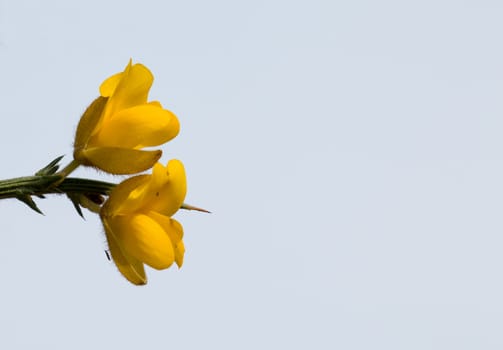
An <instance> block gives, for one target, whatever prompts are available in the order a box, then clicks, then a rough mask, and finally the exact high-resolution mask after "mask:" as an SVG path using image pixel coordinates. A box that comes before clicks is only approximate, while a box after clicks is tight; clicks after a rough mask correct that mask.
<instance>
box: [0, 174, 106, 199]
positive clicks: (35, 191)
mask: <svg viewBox="0 0 503 350" xmlns="http://www.w3.org/2000/svg"><path fill="white" fill-rule="evenodd" d="M61 180H62V176H61V175H59V174H55V175H44V176H24V177H17V178H14V179H8V180H0V199H5V198H18V197H21V196H32V195H33V196H43V195H45V194H64V193H83V194H101V195H107V194H109V193H110V191H111V190H112V188H114V187H115V184H113V183H109V182H103V181H97V180H89V179H80V178H71V177H68V178H65V179H64V180H63V181H61ZM60 181H61V182H60ZM58 182H60V183H58Z"/></svg>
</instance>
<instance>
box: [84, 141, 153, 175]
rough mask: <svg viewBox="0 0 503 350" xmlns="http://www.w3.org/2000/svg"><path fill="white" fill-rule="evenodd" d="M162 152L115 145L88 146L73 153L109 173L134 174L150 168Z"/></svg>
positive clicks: (90, 164) (86, 162)
mask: <svg viewBox="0 0 503 350" xmlns="http://www.w3.org/2000/svg"><path fill="white" fill-rule="evenodd" d="M161 155H162V152H161V151H160V150H157V151H139V150H135V149H125V148H117V147H95V148H88V149H85V150H83V151H81V152H77V153H76V154H74V157H75V159H76V160H78V161H80V162H81V164H83V165H89V166H93V167H96V168H98V169H101V170H103V171H106V172H107V173H110V174H115V175H124V174H136V173H139V172H142V171H145V170H147V169H149V168H151V167H152V166H153V165H154V164H155V163H156V162H157V160H159V158H160V157H161Z"/></svg>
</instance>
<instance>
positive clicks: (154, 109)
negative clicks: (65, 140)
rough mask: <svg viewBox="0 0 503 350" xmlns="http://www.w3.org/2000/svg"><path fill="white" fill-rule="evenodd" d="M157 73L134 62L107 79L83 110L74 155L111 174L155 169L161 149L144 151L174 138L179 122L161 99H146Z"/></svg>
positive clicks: (85, 162)
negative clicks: (96, 96)
mask: <svg viewBox="0 0 503 350" xmlns="http://www.w3.org/2000/svg"><path fill="white" fill-rule="evenodd" d="M153 80H154V77H153V76H152V73H151V72H150V71H149V70H148V68H147V67H145V66H144V65H142V64H134V65H133V64H132V63H131V61H129V64H128V65H127V67H126V69H124V71H123V72H121V73H117V74H115V75H113V76H111V77H110V78H108V79H106V80H105V81H104V82H103V83H102V84H101V86H100V94H101V96H100V97H98V98H97V99H96V100H94V102H93V103H92V104H91V105H90V106H89V107H88V108H87V110H86V111H85V112H84V114H83V116H82V118H81V119H80V122H79V125H78V127H77V132H76V135H75V143H74V154H73V156H74V158H75V160H76V161H77V162H79V163H80V164H83V165H89V166H93V167H96V168H99V169H101V170H104V171H106V172H108V173H111V174H135V173H138V172H141V171H144V170H147V169H149V168H151V167H152V166H153V165H154V164H155V163H156V162H157V161H158V160H159V158H160V157H161V153H162V152H161V151H160V150H153V151H144V150H141V149H142V148H145V147H152V146H159V145H161V144H163V143H165V142H167V141H169V140H171V139H172V138H174V137H175V136H176V135H177V134H178V132H179V130H180V124H179V122H178V119H177V117H176V116H175V115H174V114H173V113H172V112H170V111H168V110H166V109H163V108H162V106H161V104H160V103H159V102H147V98H148V92H149V90H150V87H151V86H152V82H153Z"/></svg>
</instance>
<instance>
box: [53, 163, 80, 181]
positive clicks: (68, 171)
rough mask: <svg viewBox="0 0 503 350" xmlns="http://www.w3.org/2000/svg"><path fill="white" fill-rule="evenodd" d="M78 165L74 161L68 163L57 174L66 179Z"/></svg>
mask: <svg viewBox="0 0 503 350" xmlns="http://www.w3.org/2000/svg"><path fill="white" fill-rule="evenodd" d="M79 165H80V163H79V162H77V161H76V160H75V159H74V160H72V161H71V162H70V164H68V165H67V166H65V167H64V168H63V169H62V170H61V171H60V172H58V174H60V175H62V176H63V177H67V176H68V175H70V174H71V173H72V172H73V171H74V170H75V169H77V168H78V167H79Z"/></svg>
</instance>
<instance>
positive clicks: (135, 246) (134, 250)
mask: <svg viewBox="0 0 503 350" xmlns="http://www.w3.org/2000/svg"><path fill="white" fill-rule="evenodd" d="M108 222H109V225H110V228H111V229H112V230H113V232H114V233H115V234H116V236H117V238H118V240H119V241H120V242H121V244H122V247H124V250H125V251H126V253H127V254H129V255H131V256H133V257H135V258H136V259H138V260H140V261H142V262H143V263H145V264H147V265H149V266H151V267H153V268H155V269H159V270H161V269H165V268H168V267H169V266H171V264H173V262H174V260H175V253H174V250H173V245H172V244H171V240H170V239H169V236H168V234H167V233H166V232H165V231H164V230H163V228H162V227H161V226H160V225H159V224H158V223H157V222H156V221H155V220H153V219H152V218H150V217H149V216H147V215H144V214H138V215H133V216H118V217H112V218H109V219H108Z"/></svg>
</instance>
